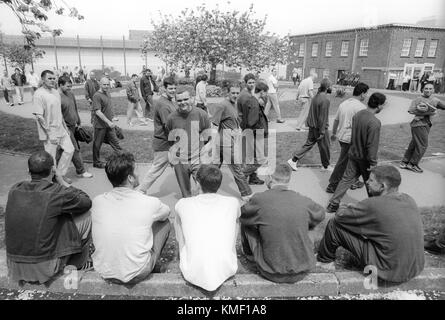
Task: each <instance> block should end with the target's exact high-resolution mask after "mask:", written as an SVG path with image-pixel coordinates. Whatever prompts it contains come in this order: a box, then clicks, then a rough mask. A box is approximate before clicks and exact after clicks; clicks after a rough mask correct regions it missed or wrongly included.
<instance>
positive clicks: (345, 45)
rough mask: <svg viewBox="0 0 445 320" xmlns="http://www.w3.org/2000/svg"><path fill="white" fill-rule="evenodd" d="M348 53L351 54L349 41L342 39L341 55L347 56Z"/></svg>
mask: <svg viewBox="0 0 445 320" xmlns="http://www.w3.org/2000/svg"><path fill="white" fill-rule="evenodd" d="M348 54H349V41H342V42H341V52H340V56H342V57H347V56H348Z"/></svg>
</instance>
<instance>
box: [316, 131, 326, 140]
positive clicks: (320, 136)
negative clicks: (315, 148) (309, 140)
mask: <svg viewBox="0 0 445 320" xmlns="http://www.w3.org/2000/svg"><path fill="white" fill-rule="evenodd" d="M324 136H325V134H324V133H320V135H319V136H318V138H317V141H321V140H323V139H324Z"/></svg>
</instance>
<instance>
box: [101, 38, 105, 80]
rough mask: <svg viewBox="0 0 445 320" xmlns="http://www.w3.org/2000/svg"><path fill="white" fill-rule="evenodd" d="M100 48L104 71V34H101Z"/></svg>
mask: <svg viewBox="0 0 445 320" xmlns="http://www.w3.org/2000/svg"><path fill="white" fill-rule="evenodd" d="M100 50H101V53H102V73H103V72H104V69H105V63H104V42H103V39H102V36H100Z"/></svg>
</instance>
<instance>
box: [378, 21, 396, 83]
mask: <svg viewBox="0 0 445 320" xmlns="http://www.w3.org/2000/svg"><path fill="white" fill-rule="evenodd" d="M393 33H394V30H392V29H391V30H390V31H389V48H388V56H387V57H386V77H385V79H384V83H383V88H382V89H385V88H386V87H387V85H388V83H389V67H390V58H391V51H392V42H393V41H392V38H393ZM377 87H379V84H377Z"/></svg>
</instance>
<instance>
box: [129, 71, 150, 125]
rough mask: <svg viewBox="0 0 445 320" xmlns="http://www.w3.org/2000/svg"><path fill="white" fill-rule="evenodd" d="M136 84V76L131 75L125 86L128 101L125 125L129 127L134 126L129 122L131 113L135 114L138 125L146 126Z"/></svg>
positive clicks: (131, 116)
mask: <svg viewBox="0 0 445 320" xmlns="http://www.w3.org/2000/svg"><path fill="white" fill-rule="evenodd" d="M137 82H138V75H137V74H133V75H132V76H131V80H130V81H129V82H128V86H127V99H128V108H127V124H128V126H130V127H132V126H133V125H134V123H133V122H131V120H132V118H133V113H136V116H137V117H138V120H139V122H140V125H147V121H146V120H145V119H144V115H143V111H142V107H141V96H140V95H139V88H138V85H137Z"/></svg>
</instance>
